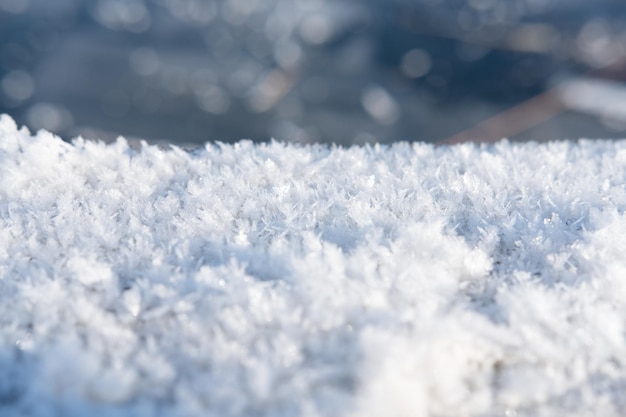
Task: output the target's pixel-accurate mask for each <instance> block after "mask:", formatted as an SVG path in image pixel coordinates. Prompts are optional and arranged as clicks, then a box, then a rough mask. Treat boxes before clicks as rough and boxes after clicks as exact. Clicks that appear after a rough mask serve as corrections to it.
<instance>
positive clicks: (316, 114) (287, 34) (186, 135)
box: [0, 0, 626, 145]
mask: <svg viewBox="0 0 626 417" xmlns="http://www.w3.org/2000/svg"><path fill="white" fill-rule="evenodd" d="M624 56H626V2H624V1H623V0H594V1H589V0H568V1H559V0H509V1H498V0H326V1H324V0H0V113H9V114H10V115H11V116H13V117H14V118H15V119H16V120H17V121H18V123H21V124H25V125H27V126H29V127H30V128H31V129H32V130H37V129H39V128H45V129H48V130H51V131H53V132H56V133H58V134H60V135H61V136H63V137H64V138H71V137H73V136H76V135H81V134H82V135H84V136H87V137H100V138H105V139H107V138H113V137H115V136H117V135H125V136H128V137H131V138H145V139H148V140H153V141H159V140H169V141H172V140H174V141H177V142H178V143H199V142H204V141H208V140H220V141H225V142H230V141H234V140H238V139H241V138H251V139H254V140H268V139H270V138H272V137H273V138H276V139H278V140H284V141H298V142H302V143H309V142H334V143H338V144H343V145H348V144H354V143H371V142H390V141H397V140H423V141H431V142H448V143H452V142H457V141H465V140H481V141H489V140H495V139H497V138H500V137H502V136H506V137H509V138H511V139H513V140H529V139H536V140H548V139H567V138H571V139H574V138H579V137H594V138H617V137H624V136H626V133H625V130H626V88H625V87H624V85H623V84H622V80H621V79H622V76H624V75H626V71H624V70H623V69H622V66H621V61H622V57H624Z"/></svg>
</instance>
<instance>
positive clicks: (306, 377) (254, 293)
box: [0, 116, 626, 417]
mask: <svg viewBox="0 0 626 417" xmlns="http://www.w3.org/2000/svg"><path fill="white" fill-rule="evenodd" d="M625 184H626V142H623V141H613V142H608V141H578V142H554V143H547V144H536V143H525V144H513V143H508V142H501V143H497V144H495V145H488V146H477V145H471V144H464V145H457V146H453V147H434V146H432V145H426V144H408V143H399V144H395V145H392V146H373V147H372V146H365V147H351V148H345V149H344V148H337V147H327V146H322V145H319V146H296V145H287V144H280V143H270V144H253V143H251V142H240V143H237V144H234V145H224V144H208V145H206V146H205V147H204V148H203V149H199V150H195V151H183V150H181V149H178V148H176V147H171V149H168V150H162V149H159V148H157V147H153V146H149V145H146V144H143V145H142V147H141V149H139V150H134V149H131V148H129V146H128V145H127V143H126V142H125V141H124V140H123V139H119V140H118V141H117V142H116V143H114V144H110V145H105V144H103V143H100V142H92V141H85V140H82V139H80V138H79V139H76V140H74V141H73V143H71V144H70V143H66V142H63V141H62V140H60V139H59V138H57V137H55V136H53V135H52V134H50V133H47V132H45V131H40V132H39V133H37V134H35V135H31V133H30V132H29V131H28V130H26V129H25V128H22V129H18V128H17V126H16V125H15V123H14V122H13V121H12V120H11V119H10V118H9V117H8V116H3V117H2V118H1V119H0V223H1V227H0V276H1V279H0V370H1V372H0V415H3V416H4V415H6V416H20V415H23V416H86V415H89V416H216V417H217V416H220V417H226V416H270V417H278V416H281V417H282V416H285V417H287V416H294V417H295V416H303V417H304V416H355V417H357V416H358V417H368V416H371V417H380V416H388V417H395V416H398V417H400V416H411V417H426V416H461V415H463V416H483V417H484V416H520V417H521V416H556V415H572V416H574V415H576V416H578V415H602V416H621V415H624V413H625V412H626V394H625V393H626V383H625V382H624V381H626V338H625V332H626V302H625V301H624V300H626V281H624V277H625V276H626V256H624V253H625V252H626V213H625V210H626V190H625Z"/></svg>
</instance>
